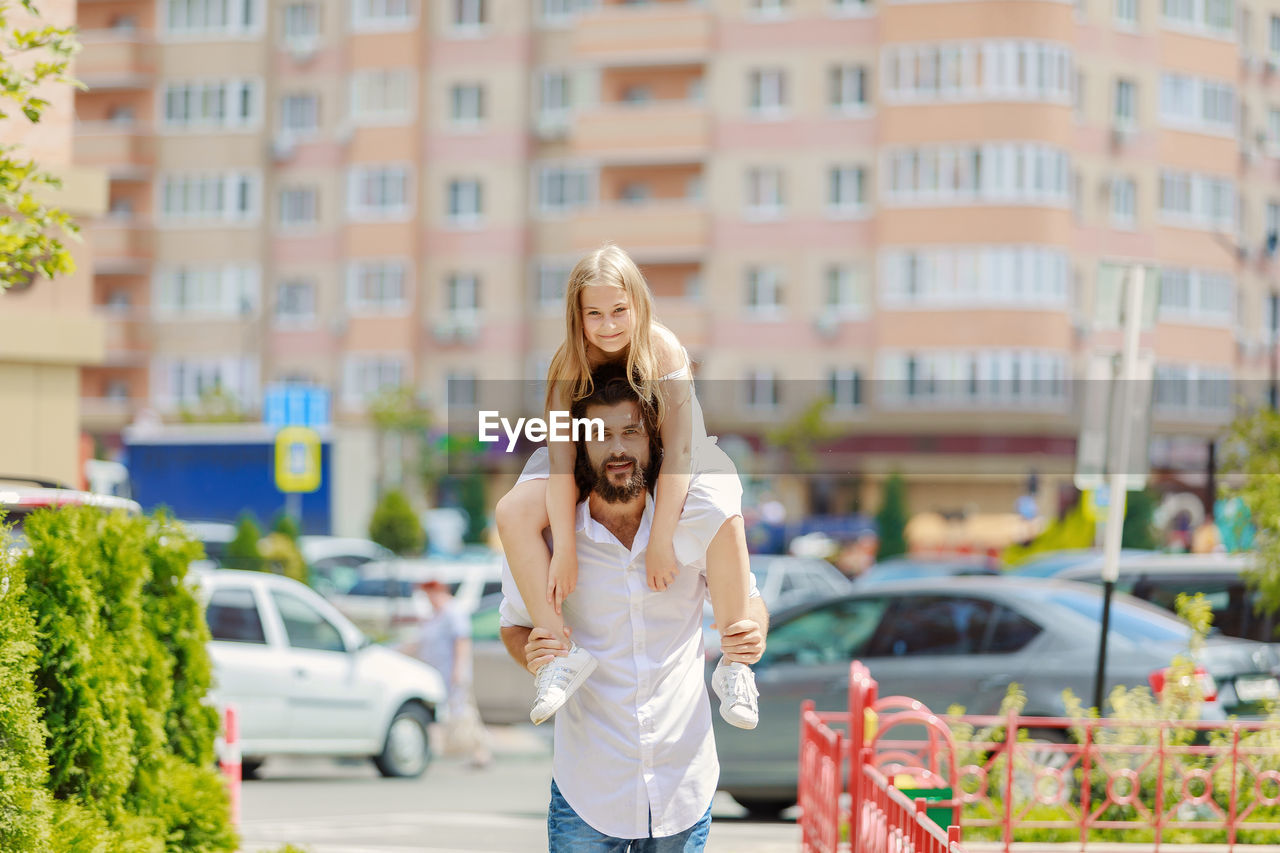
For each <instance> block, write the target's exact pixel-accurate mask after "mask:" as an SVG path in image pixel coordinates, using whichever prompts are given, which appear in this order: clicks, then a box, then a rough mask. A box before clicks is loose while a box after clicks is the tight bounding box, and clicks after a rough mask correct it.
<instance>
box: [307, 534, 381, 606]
mask: <svg viewBox="0 0 1280 853" xmlns="http://www.w3.org/2000/svg"><path fill="white" fill-rule="evenodd" d="M298 550H299V551H300V552H302V559H303V561H304V562H305V563H306V564H307V568H308V569H310V571H311V585H312V587H314V588H315V589H316V590H317V591H318V592H320V593H321V594H322V595H338V594H342V593H345V592H347V591H348V590H350V589H351V587H353V586H355V584H356V582H357V581H359V580H360V577H361V569H363V568H364V567H365V566H366V565H368V564H369V563H375V562H386V561H387V560H394V559H395V558H396V555H395V554H394V553H393V552H392V551H390V550H389V549H387V548H384V547H383V546H381V545H379V544H378V543H377V542H374V541H372V540H371V539H361V538H359V537H356V536H299V537H298Z"/></svg>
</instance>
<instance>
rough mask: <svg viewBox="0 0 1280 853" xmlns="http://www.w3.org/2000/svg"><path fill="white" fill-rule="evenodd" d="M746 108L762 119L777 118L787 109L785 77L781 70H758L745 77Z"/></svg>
mask: <svg viewBox="0 0 1280 853" xmlns="http://www.w3.org/2000/svg"><path fill="white" fill-rule="evenodd" d="M747 91H748V100H747V108H748V110H749V111H750V112H751V113H752V114H753V115H757V116H762V117H770V116H779V115H781V114H782V113H784V112H785V111H786V108H787V75H786V72H785V71H783V70H782V69H781V68H758V69H755V70H753V71H751V72H750V73H749V74H748V75H747Z"/></svg>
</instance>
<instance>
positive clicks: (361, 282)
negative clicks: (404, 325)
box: [347, 260, 408, 314]
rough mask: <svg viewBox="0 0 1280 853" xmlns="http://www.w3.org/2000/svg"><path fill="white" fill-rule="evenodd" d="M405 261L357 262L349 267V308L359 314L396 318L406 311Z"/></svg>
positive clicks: (406, 274)
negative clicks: (388, 315) (385, 315)
mask: <svg viewBox="0 0 1280 853" xmlns="http://www.w3.org/2000/svg"><path fill="white" fill-rule="evenodd" d="M407 277H408V265H407V264H406V263H405V262H404V261H396V260H382V261H356V262H354V263H351V264H348V265H347V308H348V310H350V311H352V312H354V313H358V314H396V313H400V312H402V311H403V310H404V308H405V290H406V288H405V279H406V278H407Z"/></svg>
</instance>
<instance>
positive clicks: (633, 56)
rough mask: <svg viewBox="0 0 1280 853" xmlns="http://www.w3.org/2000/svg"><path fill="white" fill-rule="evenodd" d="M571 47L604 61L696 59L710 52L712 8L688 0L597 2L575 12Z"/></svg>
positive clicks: (647, 62) (631, 62)
mask: <svg viewBox="0 0 1280 853" xmlns="http://www.w3.org/2000/svg"><path fill="white" fill-rule="evenodd" d="M573 46H574V50H575V51H576V52H577V54H578V55H579V56H581V57H583V58H586V59H594V60H597V61H599V62H600V63H602V64H604V65H657V64H663V63H672V62H689V61H701V60H705V59H706V58H707V56H708V55H709V54H710V52H711V46H712V21H711V12H710V11H709V10H708V8H707V5H706V4H704V3H692V2H690V3H650V4H644V5H634V6H633V5H614V6H601V7H599V8H597V9H595V10H594V11H591V12H584V13H582V14H581V15H579V16H578V19H577V23H576V24H575V26H574V30H573Z"/></svg>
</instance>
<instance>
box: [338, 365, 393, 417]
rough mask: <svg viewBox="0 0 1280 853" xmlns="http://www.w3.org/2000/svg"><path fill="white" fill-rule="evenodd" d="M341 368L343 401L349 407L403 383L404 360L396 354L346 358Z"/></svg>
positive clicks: (362, 403) (365, 401)
mask: <svg viewBox="0 0 1280 853" xmlns="http://www.w3.org/2000/svg"><path fill="white" fill-rule="evenodd" d="M342 368H343V369H342V398H343V402H344V403H346V405H347V406H348V407H351V408H358V407H361V406H363V405H364V404H365V403H367V402H368V401H369V400H370V399H372V398H373V397H375V396H377V395H378V394H379V393H381V392H383V391H389V390H392V389H395V388H400V387H401V386H403V385H404V384H405V364H404V359H403V358H402V357H401V356H398V355H377V354H371V353H361V354H359V355H348V356H347V357H346V359H345V360H344V362H343V365H342Z"/></svg>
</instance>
